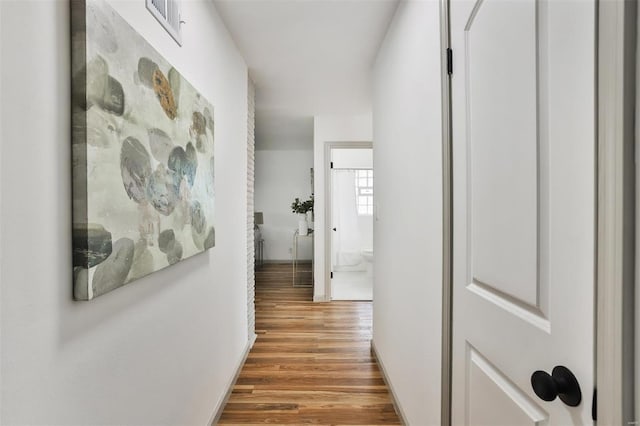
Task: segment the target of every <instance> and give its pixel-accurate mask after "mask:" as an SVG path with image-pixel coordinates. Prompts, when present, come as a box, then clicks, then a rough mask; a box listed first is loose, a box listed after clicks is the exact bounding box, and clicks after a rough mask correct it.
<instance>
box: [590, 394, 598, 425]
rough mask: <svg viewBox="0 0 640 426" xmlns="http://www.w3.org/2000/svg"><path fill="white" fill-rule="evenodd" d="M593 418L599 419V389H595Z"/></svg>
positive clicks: (594, 419) (592, 407)
mask: <svg viewBox="0 0 640 426" xmlns="http://www.w3.org/2000/svg"><path fill="white" fill-rule="evenodd" d="M591 419H592V420H593V421H596V420H598V389H594V390H593V401H592V402H591Z"/></svg>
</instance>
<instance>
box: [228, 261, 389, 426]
mask: <svg viewBox="0 0 640 426" xmlns="http://www.w3.org/2000/svg"><path fill="white" fill-rule="evenodd" d="M311 299H312V289H311V288H293V287H291V266H290V265H288V264H268V265H265V266H263V267H262V268H261V269H259V270H258V271H256V333H257V334H258V338H257V340H256V342H255V344H254V346H253V348H252V350H251V352H250V353H249V356H248V358H247V361H246V363H245V365H244V367H243V369H242V372H241V373H240V377H239V378H238V381H237V382H236V386H235V387H234V389H233V393H232V395H231V397H230V399H229V402H228V403H227V405H226V407H225V409H224V412H223V413H222V416H221V419H220V422H219V424H256V423H270V424H300V423H313V424H345V425H346V424H352V425H356V424H362V425H365V424H366V425H377V424H400V421H399V419H398V417H397V415H396V413H395V411H394V408H393V405H392V403H391V397H390V395H389V392H388V389H387V386H386V385H385V383H384V381H383V379H382V375H381V373H380V371H379V369H378V366H377V365H376V363H375V361H374V359H373V357H372V355H371V351H370V341H371V336H372V334H371V325H372V323H371V320H372V316H371V308H372V306H371V302H332V303H313V302H312V301H311Z"/></svg>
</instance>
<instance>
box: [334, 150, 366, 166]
mask: <svg viewBox="0 0 640 426" xmlns="http://www.w3.org/2000/svg"><path fill="white" fill-rule="evenodd" d="M331 161H332V162H333V167H334V168H336V169H373V149H369V148H335V149H332V150H331Z"/></svg>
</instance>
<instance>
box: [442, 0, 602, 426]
mask: <svg viewBox="0 0 640 426" xmlns="http://www.w3.org/2000/svg"><path fill="white" fill-rule="evenodd" d="M595 10H596V5H595V0H551V1H536V0H478V1H476V2H474V1H467V0H461V1H458V0H451V10H450V13H451V21H450V23H451V42H452V49H453V58H454V59H453V75H452V105H453V112H452V120H453V134H452V138H453V139H452V140H453V161H454V165H453V170H454V278H453V382H452V393H453V395H452V416H453V419H452V420H453V424H454V425H492V426H496V425H509V426H516V425H538V424H540V425H584V424H591V422H592V420H591V405H592V397H593V386H594V368H595V364H594V349H595V348H594V300H595V299H594V281H595V278H594V272H595V259H594V250H595V123H596V122H595V106H596V103H595V66H596V62H595V44H596V33H595V29H596V27H595V21H596V19H595V18H596V15H595ZM556 366H564V367H566V368H567V369H569V370H570V371H571V372H573V374H574V375H575V377H576V378H577V381H578V383H579V386H580V388H581V395H582V401H581V403H580V404H579V405H578V406H576V407H572V406H569V405H567V404H565V403H563V402H562V401H561V400H560V399H559V398H556V399H555V400H553V401H551V402H547V401H544V400H542V399H541V398H540V397H539V396H538V395H536V393H535V392H534V390H533V389H532V383H531V377H532V374H533V373H534V371H536V370H542V371H545V372H548V373H551V372H552V370H553V369H554V367H556ZM539 374H540V373H539ZM537 378H538V379H539V380H542V379H545V377H542V376H540V375H538V376H537ZM546 380H551V379H550V378H549V377H547V378H546ZM543 381H544V380H543ZM549 383H550V382H549ZM549 383H547V384H549ZM554 383H556V384H557V383H558V382H554ZM549 386H551V384H549ZM552 390H553V389H550V388H549V389H548V391H550V392H551V391H552ZM551 393H552V392H551Z"/></svg>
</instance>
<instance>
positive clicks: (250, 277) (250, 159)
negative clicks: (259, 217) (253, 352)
mask: <svg viewBox="0 0 640 426" xmlns="http://www.w3.org/2000/svg"><path fill="white" fill-rule="evenodd" d="M247 93H248V102H247V104H248V108H249V111H248V114H247V327H248V335H249V339H252V338H253V335H254V333H255V326H256V315H255V314H256V312H255V304H254V300H255V298H254V296H255V273H254V270H255V268H254V262H255V249H254V241H253V237H254V234H253V227H254V224H253V211H254V208H253V192H254V177H255V172H254V164H255V141H256V140H255V133H254V131H255V98H256V91H255V86H254V84H253V81H251V79H249V80H248V90H247Z"/></svg>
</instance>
